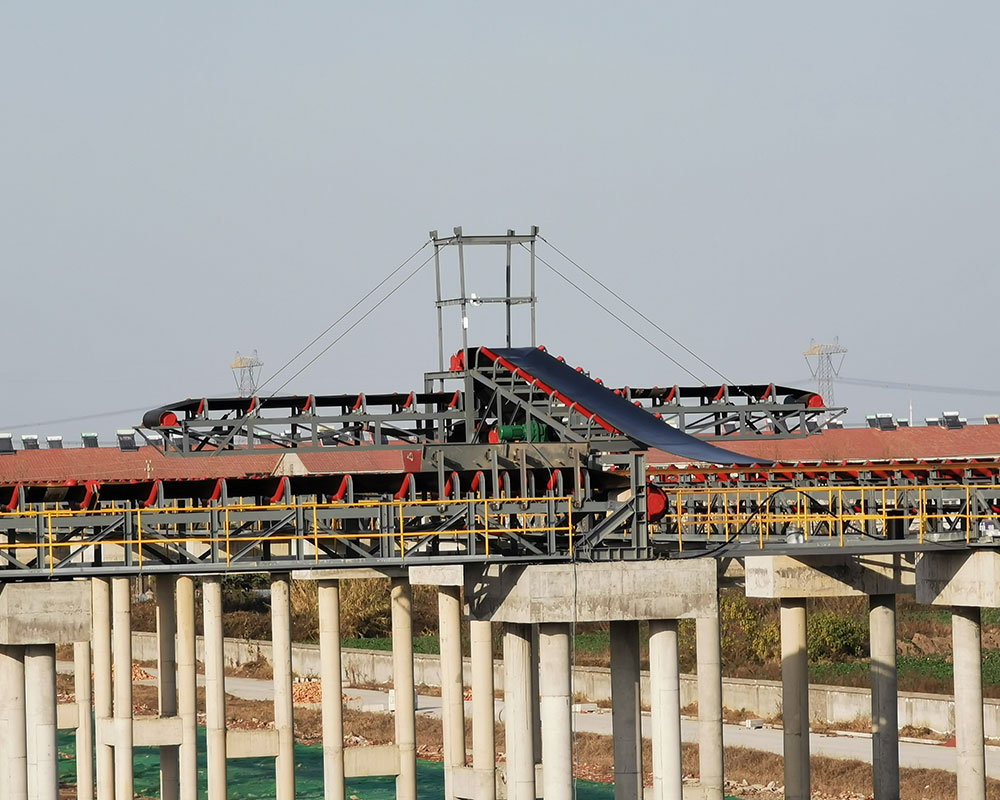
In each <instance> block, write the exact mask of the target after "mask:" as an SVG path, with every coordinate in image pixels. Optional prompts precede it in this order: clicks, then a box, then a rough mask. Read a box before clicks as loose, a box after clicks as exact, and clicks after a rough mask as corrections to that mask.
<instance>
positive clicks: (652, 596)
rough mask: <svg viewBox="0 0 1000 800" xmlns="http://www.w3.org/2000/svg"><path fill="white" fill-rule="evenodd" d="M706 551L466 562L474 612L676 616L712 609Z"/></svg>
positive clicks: (481, 615)
mask: <svg viewBox="0 0 1000 800" xmlns="http://www.w3.org/2000/svg"><path fill="white" fill-rule="evenodd" d="M717 585H718V578H717V572H716V565H715V561H714V560H713V559H710V558H706V559H692V560H688V561H649V562H622V563H606V564H532V565H529V566H507V567H495V566H494V567H490V568H488V569H487V570H486V571H485V573H483V572H478V573H477V572H476V571H475V570H473V569H469V570H468V573H467V577H466V586H465V597H466V601H467V602H468V604H469V610H470V614H471V615H472V618H473V619H491V620H493V621H494V622H509V623H515V624H519V625H529V624H538V623H548V622H607V621H614V620H647V619H681V618H692V617H701V616H712V615H714V614H717V613H718V592H717Z"/></svg>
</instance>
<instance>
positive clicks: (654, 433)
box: [489, 347, 760, 464]
mask: <svg viewBox="0 0 1000 800" xmlns="http://www.w3.org/2000/svg"><path fill="white" fill-rule="evenodd" d="M489 352H491V353H493V354H495V355H497V356H500V357H501V358H503V359H506V360H507V361H509V362H510V363H511V364H513V365H514V366H515V367H520V368H521V369H522V370H524V371H525V372H527V373H528V374H529V375H531V376H532V377H533V378H535V379H536V380H538V381H540V382H541V383H544V384H545V385H546V386H549V387H550V388H552V389H554V390H555V391H557V392H559V393H560V394H563V395H565V396H566V397H568V398H569V399H570V400H571V401H572V402H574V403H576V404H577V405H578V406H580V407H582V408H584V409H586V410H587V411H588V412H590V413H591V414H596V415H597V416H598V417H601V418H602V419H603V420H605V421H606V422H608V423H609V424H610V425H613V426H614V427H615V428H617V429H618V430H620V431H621V432H622V433H624V434H625V435H626V436H628V437H629V438H630V439H634V440H635V441H637V442H639V443H641V444H644V445H646V447H655V448H656V449H658V450H665V451H666V452H668V453H673V454H674V455H676V456H682V457H683V458H690V459H692V460H693V461H707V462H709V463H711V464H757V463H760V459H757V458H752V457H750V456H744V455H741V454H740V453H733V452H730V451H729V450H723V449H722V448H721V447H715V446H714V445H711V444H708V443H707V442H703V441H701V440H700V439H697V438H696V437H694V436H691V435H690V434H687V433H684V432H683V431H679V430H677V429H676V428H674V427H672V426H670V425H668V424H667V423H666V422H663V421H662V420H659V419H657V418H656V417H654V416H653V415H652V414H650V413H649V412H648V411H646V410H644V409H642V408H639V407H638V406H635V405H633V404H632V403H631V401H629V400H626V399H625V398H624V397H622V396H621V395H617V394H615V393H614V392H613V391H612V390H611V389H608V388H607V387H605V386H601V384H599V383H597V382H595V381H592V380H591V379H590V378H588V377H587V376H586V375H584V374H583V373H581V372H577V371H576V370H575V369H574V368H573V367H571V366H569V365H568V364H566V363H564V362H562V361H559V360H558V359H556V358H553V357H552V356H550V355H549V354H548V353H546V352H545V351H544V350H539V349H538V348H536V347H512V348H503V349H501V348H497V349H493V348H490V350H489Z"/></svg>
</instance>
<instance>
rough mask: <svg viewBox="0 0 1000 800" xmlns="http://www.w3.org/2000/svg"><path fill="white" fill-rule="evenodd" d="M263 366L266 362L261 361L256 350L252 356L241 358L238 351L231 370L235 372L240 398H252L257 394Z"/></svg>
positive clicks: (234, 376) (230, 366)
mask: <svg viewBox="0 0 1000 800" xmlns="http://www.w3.org/2000/svg"><path fill="white" fill-rule="evenodd" d="M263 366H264V362H263V361H261V360H260V357H259V356H258V355H257V351H256V350H254V351H253V355H250V356H241V355H240V352H239V350H237V351H236V358H235V359H233V363H232V364H230V365H229V368H230V369H231V370H232V371H233V378H234V379H235V381H236V388H237V390H238V391H239V393H240V397H252V396H253V395H254V394H256V392H257V384H258V383H259V381H260V368H261V367H263Z"/></svg>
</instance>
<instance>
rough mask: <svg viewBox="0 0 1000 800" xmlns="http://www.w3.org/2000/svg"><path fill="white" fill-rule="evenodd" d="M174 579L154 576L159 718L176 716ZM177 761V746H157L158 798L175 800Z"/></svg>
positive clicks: (167, 576)
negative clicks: (158, 752)
mask: <svg viewBox="0 0 1000 800" xmlns="http://www.w3.org/2000/svg"><path fill="white" fill-rule="evenodd" d="M176 585H177V578H176V577H174V576H173V575H157V576H156V645H157V651H156V672H157V681H156V683H157V692H158V699H159V708H160V716H161V717H176V716H177V646H176V640H175V637H176V636H177V609H176V607H175V606H174V591H175V589H176ZM179 769H180V764H179V761H178V752H177V746H176V745H165V746H162V747H160V798H161V800H178V798H179V796H180V780H179Z"/></svg>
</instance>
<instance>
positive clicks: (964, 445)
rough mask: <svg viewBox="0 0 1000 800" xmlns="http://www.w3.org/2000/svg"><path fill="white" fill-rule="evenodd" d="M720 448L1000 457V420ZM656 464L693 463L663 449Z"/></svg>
mask: <svg viewBox="0 0 1000 800" xmlns="http://www.w3.org/2000/svg"><path fill="white" fill-rule="evenodd" d="M716 443H717V444H718V445H719V446H720V447H724V448H725V449H727V450H733V451H734V452H737V453H741V454H743V455H749V456H756V457H758V458H760V460H761V461H774V462H778V463H783V464H797V463H803V462H810V461H811V462H825V463H840V462H844V461H849V460H859V459H860V460H864V461H918V460H926V459H950V458H955V459H963V458H972V457H1000V425H966V426H965V427H963V428H956V429H954V430H951V429H948V428H941V427H932V426H928V427H919V428H897V429H895V430H889V431H883V430H878V429H877V428H842V429H833V430H823V431H822V432H821V433H816V434H813V435H811V436H806V437H804V438H798V439H779V438H777V437H771V436H766V435H765V436H761V437H760V438H759V439H754V440H747V439H742V440H736V439H734V440H733V441H732V442H728V441H726V440H725V439H723V440H722V441H718V442H716ZM647 463H648V464H650V465H660V464H686V463H691V462H690V461H687V460H686V459H680V458H678V457H677V456H674V455H672V454H670V453H664V452H662V451H660V450H654V451H650V453H649V456H648V458H647Z"/></svg>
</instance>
